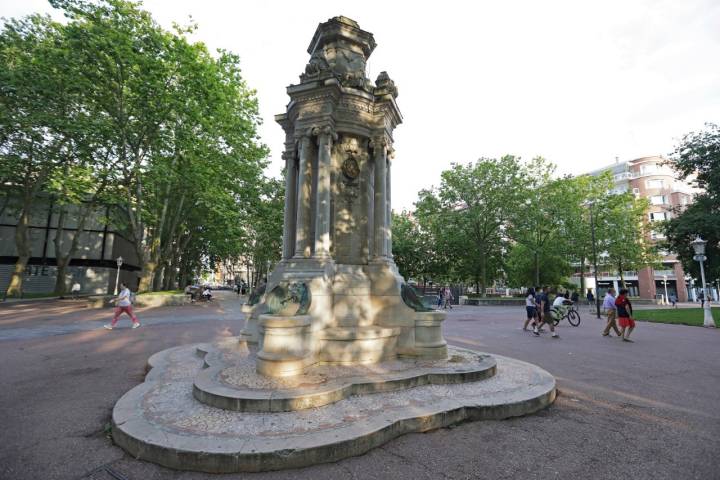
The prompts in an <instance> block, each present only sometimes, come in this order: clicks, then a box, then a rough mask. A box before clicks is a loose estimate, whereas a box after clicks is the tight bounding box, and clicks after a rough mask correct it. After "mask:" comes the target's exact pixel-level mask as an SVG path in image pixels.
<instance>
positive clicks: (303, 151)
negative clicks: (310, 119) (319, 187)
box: [294, 132, 312, 258]
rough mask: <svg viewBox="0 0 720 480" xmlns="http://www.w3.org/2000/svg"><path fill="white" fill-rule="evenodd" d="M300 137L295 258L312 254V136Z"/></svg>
mask: <svg viewBox="0 0 720 480" xmlns="http://www.w3.org/2000/svg"><path fill="white" fill-rule="evenodd" d="M309 133H310V132H308V135H303V136H302V137H300V141H299V150H300V159H299V162H298V191H297V202H296V205H295V210H296V211H297V217H296V218H297V220H296V223H295V256H294V257H295V258H304V257H309V256H310V236H311V232H310V192H311V191H312V162H311V159H310V155H311V147H312V145H311V144H310V136H309Z"/></svg>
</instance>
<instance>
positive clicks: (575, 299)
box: [570, 290, 580, 303]
mask: <svg viewBox="0 0 720 480" xmlns="http://www.w3.org/2000/svg"><path fill="white" fill-rule="evenodd" d="M570 300H572V302H573V303H577V302H578V300H580V294H579V293H578V292H577V290H573V293H572V295H570Z"/></svg>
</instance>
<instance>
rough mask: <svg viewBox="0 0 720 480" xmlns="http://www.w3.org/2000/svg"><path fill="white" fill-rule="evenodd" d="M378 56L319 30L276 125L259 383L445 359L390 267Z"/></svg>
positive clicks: (388, 91) (389, 126) (340, 31)
mask: <svg viewBox="0 0 720 480" xmlns="http://www.w3.org/2000/svg"><path fill="white" fill-rule="evenodd" d="M374 49H375V40H374V38H373V35H372V34H371V33H368V32H366V31H364V30H361V29H360V27H359V26H358V24H357V23H355V22H354V21H353V20H350V19H348V18H345V17H336V18H333V19H330V20H329V21H327V22H325V23H323V24H321V25H320V26H318V29H317V30H316V32H315V35H314V36H313V38H312V41H311V42H310V46H309V47H308V53H309V54H310V61H309V63H308V64H307V66H306V67H305V73H303V74H302V75H301V76H300V83H299V84H297V85H292V86H290V87H288V95H289V96H290V103H289V104H288V107H287V112H286V113H284V114H281V115H278V116H277V117H276V120H277V122H278V123H279V124H280V125H281V126H282V127H283V129H284V130H285V152H284V154H283V158H284V159H285V189H286V192H287V195H286V197H285V224H284V233H283V259H282V262H280V264H279V265H278V266H277V268H276V269H275V270H274V272H273V273H272V275H270V276H269V279H268V283H267V287H266V293H265V295H264V297H263V299H262V301H261V302H260V303H259V304H257V305H255V306H254V307H253V308H252V311H251V312H249V313H250V316H249V321H248V324H247V327H246V329H245V330H244V331H243V333H242V336H243V338H245V339H246V340H247V341H248V342H252V343H258V345H259V346H260V351H259V352H258V363H257V366H258V372H259V373H262V374H265V375H269V376H287V375H296V374H298V373H302V372H303V370H304V369H305V368H307V367H308V366H311V365H314V364H316V363H318V362H324V363H328V362H330V363H339V364H356V363H375V362H378V361H381V360H389V359H394V358H397V357H398V356H407V357H414V358H444V357H445V356H446V355H447V348H446V345H445V341H444V340H443V337H442V334H441V331H440V330H441V329H440V325H441V322H442V321H443V320H444V314H443V313H440V312H435V311H426V310H427V309H426V308H423V306H422V304H418V303H411V302H409V301H407V297H408V294H411V293H410V289H409V287H407V286H406V285H405V282H404V280H403V278H402V277H401V276H400V275H399V274H398V270H397V267H396V266H395V263H394V262H393V259H392V237H391V234H390V212H391V210H390V204H391V189H390V185H391V181H390V173H391V166H392V158H393V156H394V149H393V130H394V129H395V127H396V126H397V125H398V124H399V123H400V122H401V121H402V116H401V115H400V110H399V109H398V106H397V103H396V102H395V99H396V97H397V95H398V90H397V88H396V87H395V83H394V82H393V81H392V80H391V79H390V77H389V76H388V74H387V73H386V72H382V73H380V75H379V76H378V78H377V80H376V81H375V83H373V82H372V81H370V79H368V78H367V77H366V62H367V59H368V57H370V55H371V54H372V52H373V50H374ZM293 290H295V291H298V290H303V291H304V292H306V296H305V302H306V303H307V305H303V306H302V307H300V310H298V307H297V306H296V307H295V308H290V309H288V308H287V307H286V306H285V304H284V302H286V300H285V299H286V298H290V297H288V292H290V291H293ZM403 293H405V295H403ZM403 299H405V300H406V301H403ZM295 301H296V302H297V299H296V300H295ZM290 310H292V311H290Z"/></svg>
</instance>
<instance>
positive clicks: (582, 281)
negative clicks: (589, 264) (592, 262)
mask: <svg viewBox="0 0 720 480" xmlns="http://www.w3.org/2000/svg"><path fill="white" fill-rule="evenodd" d="M584 291H585V257H584V256H581V257H580V292H581V293H582V292H584Z"/></svg>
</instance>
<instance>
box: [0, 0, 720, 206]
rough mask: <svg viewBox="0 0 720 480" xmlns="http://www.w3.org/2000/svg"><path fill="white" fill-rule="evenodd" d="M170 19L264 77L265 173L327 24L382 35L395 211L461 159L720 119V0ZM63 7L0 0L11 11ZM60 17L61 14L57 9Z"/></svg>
mask: <svg viewBox="0 0 720 480" xmlns="http://www.w3.org/2000/svg"><path fill="white" fill-rule="evenodd" d="M143 5H144V8H145V9H147V10H149V11H150V12H152V14H153V16H154V18H155V19H156V20H157V21H158V22H159V23H160V24H161V25H163V26H166V27H168V28H169V27H170V26H171V25H172V22H178V23H181V24H183V23H187V22H188V18H189V17H192V19H193V20H194V21H195V22H196V23H197V24H198V27H199V28H198V30H197V32H196V33H195V34H194V35H193V40H195V41H202V42H204V43H205V44H206V45H207V46H208V47H209V48H210V49H211V50H213V51H214V50H215V49H217V48H224V49H227V50H231V51H233V52H235V53H237V54H238V55H239V56H240V59H241V65H242V69H243V75H244V77H245V79H246V81H247V83H248V85H249V86H250V87H251V88H253V89H255V90H257V95H258V99H259V102H260V113H261V116H262V117H263V119H264V123H263V125H262V126H261V128H260V134H261V136H262V139H263V141H264V142H265V143H266V144H267V145H268V146H269V147H270V150H271V166H270V169H269V172H268V173H269V174H270V175H273V176H279V175H280V174H281V169H282V161H281V158H280V156H281V153H282V148H283V140H284V134H283V132H282V129H281V128H280V126H279V125H277V124H276V123H275V122H274V120H273V118H274V115H275V114H278V113H283V112H284V111H285V107H286V105H287V102H288V97H287V95H286V93H285V89H286V87H287V86H288V85H290V84H295V83H298V82H299V78H298V76H299V74H300V73H302V72H303V71H304V68H305V64H306V63H307V60H308V58H309V55H308V53H307V51H306V49H307V47H308V44H309V43H310V39H311V38H312V35H313V33H314V32H315V29H316V28H317V25H318V23H320V22H324V21H326V20H327V19H328V18H331V17H333V16H337V15H344V16H347V17H350V18H352V19H354V20H356V21H357V22H358V23H359V24H360V27H361V28H362V29H364V30H367V31H369V32H372V33H373V34H374V36H375V40H376V42H377V48H376V49H375V51H374V52H373V54H372V56H371V57H370V59H369V62H368V77H369V78H371V79H372V80H374V79H375V78H376V77H377V75H378V74H379V73H380V72H381V71H387V72H388V74H389V75H390V77H391V78H392V79H393V80H394V81H395V83H396V85H397V86H398V89H399V92H400V94H399V96H398V98H397V102H398V105H399V107H400V110H401V112H402V114H403V117H404V119H403V123H402V124H401V125H400V126H398V128H397V129H396V130H395V135H394V140H395V145H394V146H395V149H396V156H395V159H394V161H393V175H392V182H393V185H392V192H393V208H394V209H395V210H402V209H412V206H413V202H414V201H416V200H417V193H418V191H420V190H421V189H423V188H430V187H431V186H437V185H439V183H440V173H441V172H442V171H443V170H445V169H447V168H449V166H450V164H451V163H453V162H454V163H469V162H472V161H474V160H477V159H478V158H480V157H491V158H497V157H499V156H502V155H504V154H513V155H518V156H521V157H522V158H524V159H530V158H532V157H534V156H537V155H541V156H543V157H545V158H547V159H549V160H550V161H552V162H554V163H555V164H556V165H557V166H558V169H557V173H558V174H566V173H570V174H579V173H584V172H587V171H589V170H593V169H596V168H600V167H602V166H604V165H609V164H611V163H613V162H614V161H615V158H616V157H617V158H619V159H620V161H623V160H630V159H634V158H639V157H643V156H649V155H663V156H667V155H668V154H670V153H671V152H672V151H673V147H674V145H675V144H676V143H677V141H678V139H679V138H681V137H682V136H683V135H684V134H685V133H688V132H690V131H696V130H700V129H702V128H703V125H704V123H705V122H713V123H720V61H718V59H720V2H719V1H717V0H683V1H677V0H671V1H664V0H658V1H649V0H622V1H616V0H604V1H602V2H600V1H594V2H589V1H577V0H576V1H553V0H544V1H542V2H539V1H534V0H526V1H520V0H508V1H502V2H499V1H484V0H483V1H480V0H478V1H472V2H469V1H468V2H462V1H455V0H444V1H442V2H438V1H435V2H424V1H416V2H406V1H396V2H391V1H390V0H380V1H375V0H363V1H341V0H330V1H304V2H299V1H273V0H264V1H242V2H240V1H229V0H226V1H221V0H202V1H197V0H194V1H193V0H146V1H144V2H143ZM33 12H45V13H51V14H52V12H53V10H52V8H51V7H50V6H49V4H48V3H47V2H46V1H44V0H22V1H19V0H14V1H10V0H0V16H2V17H15V16H22V15H26V14H29V13H33ZM53 15H54V16H56V17H57V18H58V19H60V18H62V15H61V14H59V13H57V12H55V13H54V14H53Z"/></svg>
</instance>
